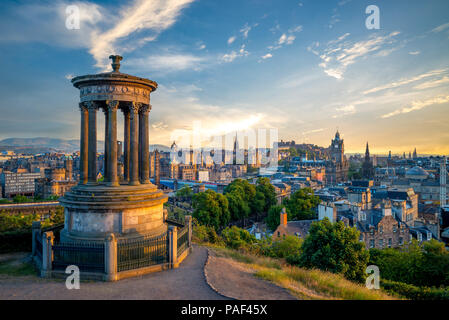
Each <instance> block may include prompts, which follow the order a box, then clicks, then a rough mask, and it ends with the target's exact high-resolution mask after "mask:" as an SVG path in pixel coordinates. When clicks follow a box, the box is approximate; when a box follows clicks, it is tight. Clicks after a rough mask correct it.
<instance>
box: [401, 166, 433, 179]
mask: <svg viewBox="0 0 449 320" xmlns="http://www.w3.org/2000/svg"><path fill="white" fill-rule="evenodd" d="M405 176H406V177H408V178H411V179H426V178H427V177H428V176H429V173H428V172H427V171H426V170H424V169H423V168H421V167H413V168H411V169H408V170H407V171H406V172H405Z"/></svg>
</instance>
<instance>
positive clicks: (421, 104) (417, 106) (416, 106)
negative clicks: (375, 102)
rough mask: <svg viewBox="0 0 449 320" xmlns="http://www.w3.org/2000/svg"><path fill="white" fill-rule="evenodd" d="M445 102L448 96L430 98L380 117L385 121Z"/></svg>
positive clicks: (448, 98)
mask: <svg viewBox="0 0 449 320" xmlns="http://www.w3.org/2000/svg"><path fill="white" fill-rule="evenodd" d="M447 102H449V96H444V95H441V96H438V97H434V98H430V99H427V100H421V101H413V102H412V103H411V105H410V106H408V107H404V108H402V109H398V110H395V111H393V112H390V113H387V114H384V115H382V118H383V119H386V118H390V117H394V116H397V115H400V114H405V113H410V112H413V111H418V110H421V109H424V108H426V107H429V106H432V105H435V104H443V103H447Z"/></svg>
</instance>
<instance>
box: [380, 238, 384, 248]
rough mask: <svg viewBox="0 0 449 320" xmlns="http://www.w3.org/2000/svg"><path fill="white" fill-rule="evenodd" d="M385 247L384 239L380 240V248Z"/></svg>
mask: <svg viewBox="0 0 449 320" xmlns="http://www.w3.org/2000/svg"><path fill="white" fill-rule="evenodd" d="M383 247H384V239H379V248H381V249H382V248H383Z"/></svg>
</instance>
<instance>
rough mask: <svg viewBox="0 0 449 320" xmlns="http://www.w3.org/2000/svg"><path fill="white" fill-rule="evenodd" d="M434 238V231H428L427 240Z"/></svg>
mask: <svg viewBox="0 0 449 320" xmlns="http://www.w3.org/2000/svg"><path fill="white" fill-rule="evenodd" d="M430 240H432V232H427V241H430Z"/></svg>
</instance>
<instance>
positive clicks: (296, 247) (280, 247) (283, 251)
mask: <svg viewBox="0 0 449 320" xmlns="http://www.w3.org/2000/svg"><path fill="white" fill-rule="evenodd" d="M302 243H303V240H302V239H300V238H298V237H295V236H286V237H285V238H284V239H282V240H278V241H274V242H273V244H272V245H271V256H272V257H274V258H287V257H288V256H291V255H299V254H300V252H301V246H302Z"/></svg>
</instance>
